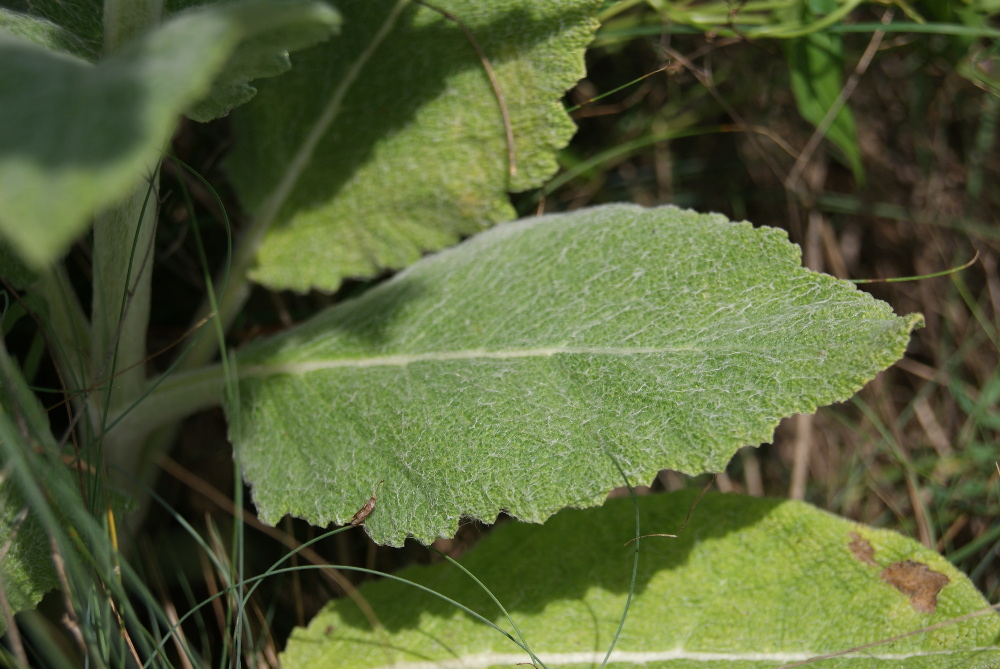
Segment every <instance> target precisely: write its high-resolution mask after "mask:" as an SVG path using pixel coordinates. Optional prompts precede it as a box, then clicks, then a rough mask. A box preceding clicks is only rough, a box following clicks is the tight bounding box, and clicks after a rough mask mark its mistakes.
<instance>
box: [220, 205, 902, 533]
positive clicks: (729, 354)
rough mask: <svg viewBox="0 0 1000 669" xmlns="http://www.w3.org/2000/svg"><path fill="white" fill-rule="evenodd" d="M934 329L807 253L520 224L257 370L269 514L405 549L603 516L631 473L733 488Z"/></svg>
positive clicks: (643, 216)
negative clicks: (722, 482) (792, 420)
mask: <svg viewBox="0 0 1000 669" xmlns="http://www.w3.org/2000/svg"><path fill="white" fill-rule="evenodd" d="M920 322H921V318H920V316H919V315H912V316H909V317H906V318H898V317H896V316H895V315H893V313H892V310H891V309H890V308H889V306H888V305H886V304H884V303H882V302H879V301H877V300H875V299H873V298H872V297H871V296H870V295H868V294H866V293H863V292H860V291H858V290H857V289H856V288H855V287H854V286H853V285H851V284H850V283H847V282H845V281H839V280H837V279H835V278H833V277H831V276H827V275H824V274H817V273H814V272H810V271H808V270H806V269H804V268H803V267H801V265H800V253H799V249H798V247H796V246H794V245H792V244H789V243H788V240H787V238H786V236H785V233H784V232H782V231H780V230H776V229H771V228H761V229H754V228H753V227H752V226H751V225H750V224H749V223H738V224H734V223H730V222H729V221H727V220H726V219H725V218H723V217H722V216H718V215H700V214H696V213H694V212H689V211H681V210H678V209H675V208H670V207H667V208H662V209H652V210H646V209H642V208H639V207H635V206H627V205H620V206H608V207H601V208H597V209H592V210H587V211H580V212H576V213H573V214H565V215H559V216H546V217H542V218H535V219H529V220H525V221H521V222H518V223H512V224H508V225H503V226H500V227H498V228H495V229H494V230H491V231H488V232H486V233H483V234H481V235H479V236H477V237H474V238H472V239H471V240H469V241H467V242H465V243H464V244H461V245H460V246H458V247H456V248H454V249H451V250H448V251H445V252H442V253H440V254H438V255H435V256H431V257H429V258H426V259H424V260H422V261H420V262H419V263H417V264H416V265H414V266H412V267H411V268H410V269H408V270H406V271H405V272H403V273H401V274H399V275H398V276H396V277H395V278H394V279H392V280H391V281H388V282H386V283H384V284H382V285H381V286H379V287H377V288H375V289H374V290H372V291H370V292H369V293H367V294H365V295H364V296H362V297H361V298H360V299H357V300H354V301H351V302H347V303H345V304H343V305H341V306H338V307H336V308H333V309H331V310H329V311H327V312H325V313H322V314H321V315H319V316H318V317H317V318H315V319H313V320H312V321H310V322H309V323H307V324H305V325H304V326H302V327H299V328H297V329H295V330H292V331H289V332H287V333H285V334H283V335H280V336H278V337H275V338H273V339H270V340H266V341H263V342H261V343H259V344H257V345H255V346H252V347H248V348H247V349H246V350H245V351H244V352H243V354H242V355H241V357H240V365H241V369H240V373H241V376H242V377H243V379H244V381H243V382H242V383H241V394H242V404H241V405H240V408H239V410H238V412H235V413H234V412H233V411H231V412H230V415H231V419H232V420H234V421H241V422H240V424H239V425H238V426H237V427H238V428H240V429H241V430H242V435H243V439H242V440H241V441H240V443H238V444H237V447H238V450H239V457H240V458H241V460H242V462H243V467H244V471H245V475H246V478H247V479H248V481H250V483H251V484H252V486H253V492H254V497H255V499H256V502H257V505H258V509H259V510H260V512H261V514H262V517H263V518H264V519H265V520H266V521H267V522H272V523H273V522H276V521H277V520H279V519H280V518H281V516H282V515H284V514H286V513H291V514H293V515H295V516H299V517H302V518H305V519H307V520H308V521H310V522H312V523H314V524H316V525H325V524H327V523H330V522H338V523H344V522H346V521H347V520H348V519H350V518H351V516H352V515H353V514H354V512H355V511H356V510H357V509H358V508H359V507H360V506H361V504H362V503H363V502H364V501H365V500H366V499H368V497H369V496H370V495H371V492H372V487H373V486H374V485H375V484H376V483H377V482H378V481H379V480H381V479H385V483H384V485H383V486H382V488H381V490H380V492H379V497H378V507H377V508H376V510H375V512H374V513H373V514H372V516H371V517H370V518H369V519H368V522H367V527H368V530H369V532H370V533H371V535H372V537H373V538H374V539H376V540H377V541H380V542H383V543H390V544H394V545H399V544H401V543H402V541H403V539H404V538H405V537H406V536H407V535H413V536H415V537H417V538H418V539H420V540H421V541H425V542H426V541H430V540H432V539H434V538H435V537H438V536H450V535H451V534H453V533H454V531H455V529H456V527H457V524H458V522H459V519H460V518H461V517H462V516H472V517H475V518H482V519H485V520H492V519H493V518H494V517H496V515H497V514H498V513H500V512H501V511H506V512H508V513H510V514H512V515H514V516H516V517H518V518H521V519H524V520H531V521H536V522H540V521H543V520H544V519H545V518H547V517H549V516H550V515H551V514H553V513H555V512H556V511H557V510H559V509H561V508H563V507H566V506H592V505H595V504H600V503H601V502H602V501H603V499H604V496H605V494H606V493H607V491H608V490H609V489H611V488H613V487H615V486H617V485H620V482H621V474H620V473H619V471H618V469H617V467H618V466H620V467H621V468H622V469H623V470H624V471H625V472H626V473H628V474H629V475H630V476H632V477H634V478H636V479H638V480H640V481H649V480H651V479H652V478H653V477H654V476H655V475H656V473H657V472H658V471H659V470H660V469H663V468H672V469H678V470H681V471H684V472H688V473H692V474H695V473H700V472H704V471H719V470H721V469H723V468H724V467H725V465H726V463H727V462H728V461H729V459H730V457H731V456H732V454H733V453H734V452H735V451H736V449H738V448H739V447H741V446H744V445H748V444H752V445H756V444H759V443H761V442H763V441H767V440H769V439H770V437H771V435H772V432H773V430H774V427H775V425H777V423H778V421H779V420H780V419H781V418H782V417H783V416H787V415H789V414H793V413H808V412H812V411H814V410H815V409H816V408H817V407H818V406H821V405H824V404H829V403H831V402H837V401H841V400H844V399H847V398H848V397H850V396H851V395H852V394H853V393H854V392H856V391H857V390H858V389H859V388H861V386H862V385H863V384H864V383H865V382H866V381H868V380H869V379H871V378H872V377H873V376H874V375H875V374H876V373H877V372H878V371H879V370H881V369H884V368H885V367H887V366H888V365H890V364H892V363H893V362H894V361H895V360H897V359H898V358H899V357H900V356H902V354H903V351H904V349H905V348H906V344H907V341H908V339H909V333H910V330H911V329H912V328H914V327H916V326H917V325H918V324H919V323H920Z"/></svg>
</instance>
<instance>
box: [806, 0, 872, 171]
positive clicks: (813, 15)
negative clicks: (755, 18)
mask: <svg viewBox="0 0 1000 669" xmlns="http://www.w3.org/2000/svg"><path fill="white" fill-rule="evenodd" d="M836 7H837V3H836V2H834V1H832V0H831V1H827V2H808V3H802V12H804V13H806V14H807V15H808V16H807V19H808V20H817V19H819V18H821V17H822V16H823V15H826V14H828V13H830V12H832V11H834V10H835V9H836ZM787 51H788V70H789V73H790V75H791V82H792V92H793V93H795V101H796V102H797V103H798V107H799V112H800V113H801V114H802V117H803V118H804V119H806V120H807V121H809V122H810V123H812V124H813V125H814V126H821V125H823V124H824V123H826V124H827V125H823V127H824V129H825V136H826V137H827V138H828V139H829V140H830V141H831V142H833V143H834V144H835V145H836V146H837V148H839V149H840V150H841V151H842V152H843V155H844V156H845V157H846V163H847V165H848V166H849V167H850V168H851V171H852V172H853V173H854V178H855V179H856V180H857V181H858V183H864V180H865V172H864V167H863V165H862V164H861V151H860V149H859V148H858V137H857V132H856V130H855V127H854V115H853V114H852V112H851V108H850V107H849V106H847V104H845V103H846V100H840V99H839V98H840V94H841V91H842V90H843V88H844V76H843V69H844V45H843V38H842V37H841V36H840V35H836V34H832V33H827V32H818V31H817V32H810V33H809V34H807V35H803V36H802V37H796V38H794V39H790V40H788V43H787ZM835 104H837V105H839V107H838V109H837V110H836V112H834V114H833V117H832V118H831V119H830V120H829V121H827V120H826V116H827V114H828V113H830V110H831V108H832V107H833V106H834V105H835Z"/></svg>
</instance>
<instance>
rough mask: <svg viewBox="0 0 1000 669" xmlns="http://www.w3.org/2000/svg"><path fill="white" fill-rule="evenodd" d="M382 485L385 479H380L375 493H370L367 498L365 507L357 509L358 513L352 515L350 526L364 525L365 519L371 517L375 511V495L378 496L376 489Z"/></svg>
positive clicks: (376, 489)
mask: <svg viewBox="0 0 1000 669" xmlns="http://www.w3.org/2000/svg"><path fill="white" fill-rule="evenodd" d="M383 483H385V479H382V480H381V481H379V482H378V483H377V484H376V485H375V492H373V493H372V496H371V497H369V498H368V501H367V502H365V505H364V506H362V507H361V508H360V509H358V512H357V513H356V514H354V517H353V518H351V525H354V526H355V527H356V526H358V525H364V523H365V518H367V517H368V516H370V515H372V511H374V510H375V502H376V498H375V495H376V494H378V487H379V486H380V485H382V484H383Z"/></svg>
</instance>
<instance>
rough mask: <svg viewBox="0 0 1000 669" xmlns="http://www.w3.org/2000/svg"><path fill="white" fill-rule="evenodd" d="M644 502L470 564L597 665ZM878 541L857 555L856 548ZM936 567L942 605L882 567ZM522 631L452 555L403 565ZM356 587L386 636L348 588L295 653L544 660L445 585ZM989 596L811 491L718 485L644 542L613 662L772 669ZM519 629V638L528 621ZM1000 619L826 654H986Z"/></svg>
mask: <svg viewBox="0 0 1000 669" xmlns="http://www.w3.org/2000/svg"><path fill="white" fill-rule="evenodd" d="M694 500H695V495H694V494H693V491H685V492H681V493H672V494H664V495H653V496H649V497H641V498H639V500H638V502H639V509H640V524H641V527H642V531H643V532H669V533H677V532H678V530H679V528H680V527H681V525H682V523H683V522H684V518H685V515H686V514H687V511H688V509H689V508H690V507H691V505H692V504H693V503H694ZM634 528H635V511H634V509H633V506H632V501H631V500H630V499H614V500H610V501H609V502H608V503H607V504H605V506H604V507H602V508H600V509H587V510H584V511H579V510H568V511H564V512H562V513H560V514H558V515H557V516H555V517H554V518H552V519H550V520H549V521H548V522H547V523H546V524H545V526H544V527H538V526H530V525H524V524H521V523H510V524H508V525H505V526H503V527H499V528H497V529H496V530H495V531H494V532H492V533H491V534H490V535H489V536H487V537H486V538H485V539H483V541H482V542H481V544H480V545H477V546H476V547H475V548H473V550H472V551H470V552H469V553H468V554H467V555H466V556H464V557H463V558H462V559H461V560H460V562H461V563H462V564H463V565H464V566H465V567H466V568H467V569H468V570H469V571H471V572H472V573H473V574H475V576H476V577H477V578H479V579H480V580H481V581H482V582H483V583H484V584H485V585H486V586H487V587H488V588H489V589H490V590H491V591H492V592H493V593H494V594H495V595H496V596H497V597H498V599H499V600H500V602H501V603H502V604H503V605H504V606H505V607H506V608H507V610H508V611H509V612H510V613H511V615H512V617H513V619H514V622H515V623H516V624H517V626H518V628H519V629H520V630H521V632H522V634H523V635H524V638H525V640H526V641H527V642H528V644H529V645H530V647H531V649H532V651H533V652H534V653H535V654H536V656H537V657H538V658H539V659H540V660H541V661H542V662H543V663H545V664H546V666H549V667H595V666H599V665H600V663H601V661H602V660H603V659H604V656H605V653H606V652H607V649H608V646H609V644H610V642H611V638H612V636H613V635H614V632H615V630H616V628H617V627H618V621H619V618H620V617H621V612H622V610H623V608H624V606H625V598H626V595H627V593H628V589H629V579H630V574H631V570H632V558H633V551H634V546H635V545H634V544H631V545H629V547H628V548H625V547H623V546H622V544H623V543H624V542H626V541H628V540H629V539H630V538H632V537H634V536H635V530H634ZM865 545H867V547H868V548H870V549H871V558H870V561H865V560H862V559H859V557H858V555H857V553H859V552H860V551H859V549H858V548H857V547H858V546H865ZM907 561H911V562H913V563H917V564H921V565H924V566H925V567H926V568H927V569H926V572H924V573H926V574H933V575H934V577H935V578H937V579H939V581H938V583H939V584H940V583H941V582H944V581H945V579H946V581H947V582H946V584H945V585H944V586H943V588H942V589H941V590H940V592H939V593H938V594H937V595H936V596H935V600H936V603H935V609H934V612H933V613H926V612H921V611H918V610H916V609H915V608H914V606H913V605H912V603H911V601H910V597H909V596H908V595H907V594H905V593H903V592H901V591H900V590H899V589H897V588H896V587H894V586H893V585H891V584H890V583H889V582H887V581H885V580H884V579H883V578H882V576H881V574H882V573H883V572H884V571H885V570H887V569H891V568H892V565H894V564H899V563H906V562H907ZM397 576H399V577H401V578H405V579H408V580H411V581H414V582H417V583H420V584H422V585H425V586H427V587H429V588H431V589H432V590H434V591H436V592H439V593H441V594H443V595H445V596H447V597H450V598H452V599H454V600H457V601H458V602H460V603H462V604H464V605H466V606H468V607H469V608H471V609H472V610H474V611H476V612H477V613H480V614H481V615H484V616H485V617H486V618H487V619H489V620H492V621H493V622H494V623H495V624H497V625H499V626H500V627H502V628H504V629H506V630H508V631H510V632H511V633H513V630H512V628H511V626H510V624H509V623H508V622H507V621H506V619H505V618H503V617H502V616H501V615H499V611H498V610H497V607H496V605H495V604H493V603H492V601H490V600H489V599H488V598H487V596H486V595H485V593H484V592H483V591H482V590H481V589H479V587H478V586H477V585H476V584H475V583H474V582H473V581H472V580H471V579H470V578H468V576H466V575H465V574H463V573H462V572H461V571H460V570H458V569H457V568H456V567H455V566H453V565H450V564H447V563H442V564H438V565H434V566H431V567H417V568H410V569H406V570H403V571H402V572H399V573H398V574H397ZM360 594H361V596H362V597H364V599H365V600H366V601H367V602H368V603H369V604H370V605H371V607H372V609H373V610H374V612H375V615H376V616H377V617H378V618H379V620H380V621H381V623H382V624H383V625H384V626H385V634H384V636H380V635H378V634H375V633H373V631H372V629H371V626H370V624H369V623H368V621H367V620H366V619H365V618H364V617H363V616H362V615H360V614H359V612H358V609H357V607H356V606H355V605H354V604H353V603H352V602H351V601H350V600H347V599H342V600H337V601H334V602H332V603H330V604H329V605H327V607H326V608H325V609H324V610H323V611H322V612H320V614H319V615H317V616H316V617H315V618H314V619H313V620H312V622H311V623H310V624H309V626H308V628H306V629H302V628H300V629H299V630H298V631H296V632H294V633H293V635H292V638H291V640H290V641H289V643H288V646H287V648H286V651H285V653H284V654H283V656H282V658H281V663H282V666H283V667H287V668H289V669H313V668H319V667H329V666H335V665H336V666H351V667H356V668H357V669H365V668H366V667H387V666H390V665H391V666H393V667H394V668H395V669H417V668H420V669H431V668H432V667H441V668H444V667H462V668H463V669H476V668H482V669H486V668H487V667H510V666H514V665H515V664H516V663H522V662H531V661H532V660H531V658H530V657H529V656H528V655H527V653H525V652H523V651H521V650H519V649H518V648H517V646H516V645H515V644H514V643H512V642H511V641H510V640H508V639H507V638H505V637H504V636H502V635H501V634H500V633H499V632H497V631H496V630H494V629H492V628H490V627H487V626H486V625H485V624H483V623H481V622H479V621H476V620H474V619H473V618H472V617H471V616H469V615H467V614H465V613H462V612H460V611H459V610H457V609H456V608H455V607H454V606H452V605H450V604H448V603H446V602H444V601H443V600H441V599H439V598H437V597H435V596H433V595H430V594H427V593H425V592H421V591H419V590H417V589H416V588H414V587H412V586H408V585H406V584H404V583H400V582H397V581H391V580H381V581H375V582H369V583H365V584H364V585H363V586H362V587H361V589H360ZM988 606H989V604H988V603H987V602H986V600H985V599H984V598H983V596H982V595H981V594H979V592H977V591H976V589H975V587H974V586H973V585H972V584H971V583H970V582H969V580H968V579H967V578H966V577H965V575H964V574H962V573H961V572H960V571H958V570H957V569H955V568H954V567H953V566H952V565H951V564H949V563H948V561H947V560H945V559H944V558H943V557H941V556H940V555H939V554H937V553H935V552H933V551H931V550H928V549H927V548H924V547H923V546H921V545H920V544H918V543H917V542H915V541H913V540H911V539H908V538H906V537H903V536H901V535H899V534H896V533H894V532H889V531H886V530H877V529H873V528H870V527H867V526H864V525H859V524H857V523H852V522H849V521H847V520H844V519H842V518H838V517H836V516H832V515H830V514H828V513H825V512H823V511H820V510H818V509H816V508H814V507H812V506H809V505H807V504H804V503H801V502H791V501H780V500H765V499H756V498H752V497H744V496H741V495H719V494H709V495H706V496H705V497H704V498H703V499H702V500H701V501H700V502H698V505H697V506H696V507H695V509H694V511H693V514H692V518H691V521H690V523H689V524H688V525H687V526H686V527H685V528H684V529H683V531H681V532H680V536H679V538H677V539H671V538H664V537H660V538H649V539H643V540H642V541H641V546H640V557H639V573H638V577H637V580H636V589H635V597H634V598H633V600H632V605H631V609H630V611H629V617H628V619H627V621H626V623H625V627H624V629H623V631H622V636H621V638H620V639H619V641H618V644H617V646H616V648H615V651H614V653H613V654H612V656H611V658H610V662H609V664H608V666H609V667H612V668H618V667H621V668H624V667H630V668H635V667H645V668H647V669H679V668H681V667H683V668H684V669H692V668H694V667H704V668H706V669H708V668H716V667H719V668H721V667H725V668H727V669H733V668H734V667H738V668H739V669H765V668H774V667H779V666H782V665H789V664H792V663H795V662H803V661H806V660H810V659H814V658H817V657H818V656H822V655H827V654H831V653H839V652H841V651H845V650H849V649H851V648H856V647H858V646H864V645H865V644H872V643H878V642H880V641H883V640H885V639H888V638H890V637H893V636H896V635H902V634H906V633H908V632H912V631H914V630H918V629H921V628H924V627H929V626H931V625H935V624H938V623H945V622H947V621H950V620H953V619H955V618H958V617H960V616H964V615H966V614H969V613H973V612H976V611H982V610H984V609H987V607H988ZM515 636H516V635H515ZM998 638H1000V616H998V615H997V614H996V613H995V612H992V611H987V612H986V614H985V615H983V616H980V617H974V618H970V619H967V620H963V621H960V622H955V623H949V624H946V625H944V626H942V627H940V628H939V629H936V630H933V631H930V632H926V633H922V634H916V635H913V636H909V637H906V638H902V639H899V640H898V641H894V642H892V643H888V644H881V645H876V646H872V647H868V648H862V649H859V650H858V651H856V652H854V653H850V654H847V655H842V656H839V657H836V658H830V659H825V660H818V661H814V662H811V663H809V664H808V665H807V666H808V667H816V668H818V669H834V668H836V669H861V668H862V667H863V668H864V669H944V668H949V669H976V668H979V669H986V668H987V667H995V666H997V665H998V663H1000V647H998V645H997V642H998Z"/></svg>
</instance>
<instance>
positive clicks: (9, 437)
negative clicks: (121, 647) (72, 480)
mask: <svg viewBox="0 0 1000 669" xmlns="http://www.w3.org/2000/svg"><path fill="white" fill-rule="evenodd" d="M0 381H2V383H0V464H2V465H4V476H3V477H2V478H0V548H2V550H3V558H2V560H0V582H2V587H3V589H4V594H5V595H6V597H7V601H8V602H9V603H10V607H11V611H12V612H13V613H17V612H19V611H25V610H28V609H32V608H34V607H35V606H36V605H37V604H38V602H40V601H41V600H42V597H43V596H44V595H45V593H46V592H48V591H49V590H52V589H54V588H56V587H58V585H59V578H58V576H57V575H56V570H55V567H54V566H53V564H52V555H51V549H50V548H49V541H48V536H47V535H46V532H45V528H44V527H43V526H42V524H41V522H39V520H38V518H37V516H36V515H35V514H34V513H30V512H29V508H30V507H29V506H28V505H26V504H25V500H24V495H23V493H22V491H21V489H20V486H19V485H18V481H17V480H16V476H15V470H14V468H12V467H9V466H8V465H9V460H10V458H9V457H8V454H9V453H10V452H11V451H13V450H19V451H21V452H22V453H25V454H28V453H31V452H32V451H33V449H34V447H35V446H37V445H38V444H44V446H45V447H46V448H51V449H53V450H54V447H55V441H54V440H53V439H52V435H51V432H50V428H49V423H48V419H47V418H46V416H45V411H44V409H43V408H42V405H41V402H39V401H38V398H37V397H36V396H35V395H34V394H33V393H32V392H31V391H30V390H29V389H28V385H27V383H25V381H24V378H23V377H22V376H21V373H20V371H18V370H17V368H16V366H15V364H14V361H13V360H12V359H11V358H10V356H9V355H8V354H7V350H6V347H4V346H3V345H2V342H0ZM6 627H7V621H6V620H5V619H4V617H3V616H0V634H2V633H4V632H5V631H6Z"/></svg>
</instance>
